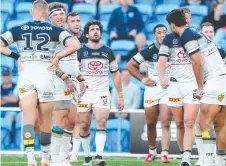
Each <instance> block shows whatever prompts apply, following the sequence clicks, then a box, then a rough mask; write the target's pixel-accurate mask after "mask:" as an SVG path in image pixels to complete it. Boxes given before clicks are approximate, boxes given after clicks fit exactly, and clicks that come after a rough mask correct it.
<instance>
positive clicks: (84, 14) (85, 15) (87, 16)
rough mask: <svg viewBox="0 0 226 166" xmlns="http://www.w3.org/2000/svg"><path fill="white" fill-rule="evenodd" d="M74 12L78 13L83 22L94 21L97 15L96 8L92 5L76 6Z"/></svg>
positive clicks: (73, 8)
mask: <svg viewBox="0 0 226 166" xmlns="http://www.w3.org/2000/svg"><path fill="white" fill-rule="evenodd" d="M72 12H78V13H79V15H80V17H81V20H82V21H83V22H88V21H90V20H92V19H93V18H94V17H95V15H96V6H95V5H92V4H75V5H73V7H72Z"/></svg>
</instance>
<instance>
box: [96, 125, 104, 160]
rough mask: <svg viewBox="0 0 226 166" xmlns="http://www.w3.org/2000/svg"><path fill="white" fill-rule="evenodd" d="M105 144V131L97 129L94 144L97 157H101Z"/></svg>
mask: <svg viewBox="0 0 226 166" xmlns="http://www.w3.org/2000/svg"><path fill="white" fill-rule="evenodd" d="M105 142H106V130H98V129H97V131H96V137H95V143H96V152H97V155H98V156H102V155H103V151H104V145H105Z"/></svg>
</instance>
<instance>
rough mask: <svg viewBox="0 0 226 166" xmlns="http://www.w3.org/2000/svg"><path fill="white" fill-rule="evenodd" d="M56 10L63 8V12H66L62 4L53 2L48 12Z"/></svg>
mask: <svg viewBox="0 0 226 166" xmlns="http://www.w3.org/2000/svg"><path fill="white" fill-rule="evenodd" d="M56 8H63V10H64V11H66V7H65V5H64V4H62V3H58V2H54V3H51V4H50V5H49V12H50V11H51V10H53V9H56Z"/></svg>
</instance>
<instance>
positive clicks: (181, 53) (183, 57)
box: [177, 50, 187, 59]
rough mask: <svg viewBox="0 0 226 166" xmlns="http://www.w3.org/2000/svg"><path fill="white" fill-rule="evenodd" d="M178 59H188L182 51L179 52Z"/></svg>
mask: <svg viewBox="0 0 226 166" xmlns="http://www.w3.org/2000/svg"><path fill="white" fill-rule="evenodd" d="M177 57H178V58H180V59H185V58H187V57H186V55H185V53H184V50H181V51H180V52H178V54H177Z"/></svg>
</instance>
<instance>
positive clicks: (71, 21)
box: [67, 16, 81, 34]
mask: <svg viewBox="0 0 226 166" xmlns="http://www.w3.org/2000/svg"><path fill="white" fill-rule="evenodd" d="M67 24H68V29H69V30H70V31H72V32H73V33H74V34H78V33H79V32H80V28H81V21H80V17H79V16H69V17H68V21H67Z"/></svg>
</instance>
